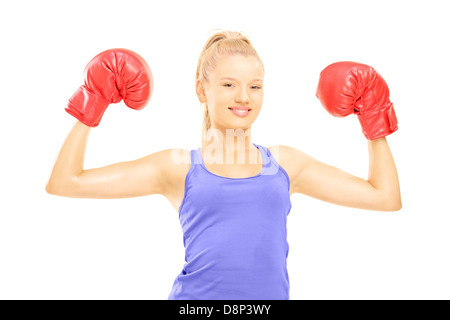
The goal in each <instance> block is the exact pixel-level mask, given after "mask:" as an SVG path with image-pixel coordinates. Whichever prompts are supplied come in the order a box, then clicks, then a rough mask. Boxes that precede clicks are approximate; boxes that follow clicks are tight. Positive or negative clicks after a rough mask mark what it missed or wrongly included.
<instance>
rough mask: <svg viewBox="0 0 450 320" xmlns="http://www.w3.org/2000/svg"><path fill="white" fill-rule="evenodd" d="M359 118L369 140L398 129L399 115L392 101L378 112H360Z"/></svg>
mask: <svg viewBox="0 0 450 320" xmlns="http://www.w3.org/2000/svg"><path fill="white" fill-rule="evenodd" d="M358 119H359V122H360V124H361V128H362V131H363V133H364V136H365V137H366V138H367V139H368V140H375V139H379V138H382V137H385V136H387V135H389V134H391V133H393V132H394V131H396V130H397V129H398V121H397V116H396V115H395V111H394V105H393V104H392V103H391V102H388V103H387V104H386V105H385V106H384V107H383V108H381V109H380V110H377V111H376V112H369V113H363V114H358Z"/></svg>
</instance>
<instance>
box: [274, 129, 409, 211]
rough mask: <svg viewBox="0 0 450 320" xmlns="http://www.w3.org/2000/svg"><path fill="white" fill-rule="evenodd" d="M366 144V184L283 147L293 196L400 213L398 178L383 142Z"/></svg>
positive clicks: (357, 178)
mask: <svg viewBox="0 0 450 320" xmlns="http://www.w3.org/2000/svg"><path fill="white" fill-rule="evenodd" d="M368 144H369V178H368V180H365V179H362V178H359V177H356V176H353V175H351V174H349V173H347V172H345V171H343V170H340V169H338V168H335V167H333V166H330V165H327V164H324V163H322V162H320V161H318V160H316V159H314V158H312V157H310V156H309V155H307V154H305V153H303V152H301V151H299V150H296V149H294V148H290V147H283V149H284V150H285V151H284V152H285V154H286V158H287V159H289V160H288V161H287V162H286V163H287V166H288V167H289V168H290V171H291V172H292V177H291V189H292V193H295V192H297V193H302V194H305V195H308V196H311V197H314V198H317V199H320V200H322V201H326V202H330V203H334V204H337V205H342V206H347V207H353V208H360V209H367V210H377V211H397V210H400V209H401V207H402V203H401V196H400V187H399V181H398V175H397V170H396V168H395V163H394V159H393V157H392V155H391V152H390V149H389V146H388V144H387V141H386V138H380V139H376V140H373V141H368Z"/></svg>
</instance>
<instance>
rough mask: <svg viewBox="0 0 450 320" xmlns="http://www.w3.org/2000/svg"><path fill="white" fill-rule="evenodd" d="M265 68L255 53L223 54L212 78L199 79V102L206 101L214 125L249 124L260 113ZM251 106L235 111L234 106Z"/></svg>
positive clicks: (233, 127)
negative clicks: (244, 54)
mask: <svg viewBox="0 0 450 320" xmlns="http://www.w3.org/2000/svg"><path fill="white" fill-rule="evenodd" d="M263 81H264V68H263V66H262V64H261V62H260V60H259V59H258V58H257V57H255V56H242V55H233V56H220V57H219V59H218V60H217V65H216V68H215V70H213V71H212V72H211V73H210V74H209V82H208V83H206V84H203V83H202V82H201V81H200V80H199V81H197V95H198V97H199V100H200V102H203V103H207V105H208V110H209V115H210V117H211V128H215V129H218V130H220V131H222V132H225V130H226V129H239V128H241V129H243V130H246V129H248V128H250V126H251V125H252V123H253V122H254V121H255V120H256V118H257V117H258V114H259V112H260V111H261V106H262V103H263ZM239 107H241V108H245V109H251V110H250V111H249V112H244V113H242V112H236V111H232V110H230V109H232V108H239Z"/></svg>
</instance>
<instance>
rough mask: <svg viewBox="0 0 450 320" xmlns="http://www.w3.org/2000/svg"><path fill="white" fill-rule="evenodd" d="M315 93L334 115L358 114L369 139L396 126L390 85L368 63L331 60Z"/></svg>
mask: <svg viewBox="0 0 450 320" xmlns="http://www.w3.org/2000/svg"><path fill="white" fill-rule="evenodd" d="M316 97H317V98H319V100H320V102H321V103H322V105H323V106H324V108H325V109H326V110H327V111H328V112H329V113H330V114H331V115H333V116H335V117H345V116H348V115H349V114H351V113H354V114H356V115H358V119H359V122H360V123H361V127H362V131H363V133H364V135H365V137H366V138H367V139H368V140H375V139H378V138H382V137H385V136H387V135H389V134H391V133H393V132H394V131H396V130H397V129H398V121H397V117H396V115H395V111H394V106H393V104H392V103H391V101H389V88H388V86H387V84H386V82H385V81H384V79H383V78H382V77H381V75H380V74H379V73H377V72H376V71H375V69H373V68H372V67H370V66H367V65H364V64H360V63H356V62H350V61H343V62H336V63H333V64H330V65H329V66H328V67H326V68H325V69H324V70H323V71H322V72H321V73H320V79H319V84H318V86H317V91H316Z"/></svg>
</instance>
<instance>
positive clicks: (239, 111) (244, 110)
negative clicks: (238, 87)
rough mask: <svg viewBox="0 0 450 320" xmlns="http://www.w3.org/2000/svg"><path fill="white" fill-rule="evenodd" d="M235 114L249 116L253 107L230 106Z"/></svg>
mask: <svg viewBox="0 0 450 320" xmlns="http://www.w3.org/2000/svg"><path fill="white" fill-rule="evenodd" d="M228 109H229V110H230V111H231V112H232V113H233V114H234V115H236V116H238V117H245V116H247V115H248V114H249V113H250V112H251V111H252V109H250V108H246V107H231V108H228Z"/></svg>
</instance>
